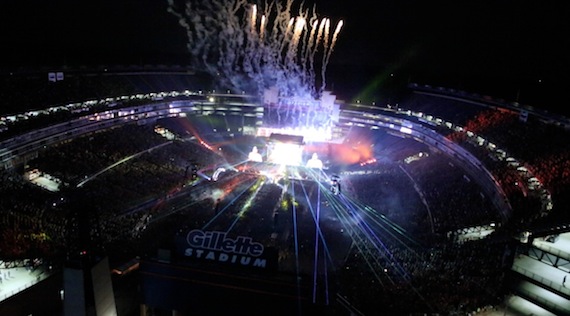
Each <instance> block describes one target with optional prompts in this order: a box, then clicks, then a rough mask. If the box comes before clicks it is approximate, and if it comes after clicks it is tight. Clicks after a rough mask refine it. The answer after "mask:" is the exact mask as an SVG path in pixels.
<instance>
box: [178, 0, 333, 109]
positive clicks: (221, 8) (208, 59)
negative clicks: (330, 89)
mask: <svg viewBox="0 0 570 316" xmlns="http://www.w3.org/2000/svg"><path fill="white" fill-rule="evenodd" d="M183 1H184V0H169V2H168V9H167V10H168V12H170V13H171V14H173V15H175V16H176V17H177V18H178V21H179V24H180V25H181V26H182V27H183V28H184V29H185V30H186V34H187V37H188V50H189V52H190V54H191V56H192V58H193V62H194V63H195V66H196V68H203V69H205V70H207V71H208V72H209V73H210V74H212V75H213V76H214V77H215V78H216V79H218V80H219V81H220V84H222V85H223V86H224V87H227V88H228V89H232V90H234V91H236V92H241V91H248V93H249V92H251V93H257V94H258V95H260V96H261V94H262V93H263V91H265V90H266V89H268V88H270V87H273V86H276V87H278V89H279V92H280V94H281V95H282V96H284V97H291V96H300V97H305V98H309V97H312V98H318V97H319V94H320V93H321V91H323V90H324V83H325V82H326V80H325V79H324V76H325V71H324V70H325V69H326V66H327V65H326V64H327V63H328V62H329V58H330V53H331V52H332V50H333V46H334V44H335V42H336V37H337V36H338V31H340V28H337V29H338V31H337V32H335V34H334V35H333V36H332V38H331V36H330V35H329V31H328V28H329V24H330V19H328V18H322V19H320V23H318V22H319V18H318V17H317V14H316V12H315V11H316V10H315V8H314V7H313V10H311V11H310V10H307V9H306V8H304V5H303V4H301V5H299V6H294V2H293V0H286V1H284V3H281V2H265V3H264V4H263V5H252V4H248V3H247V2H246V0H188V1H187V2H185V3H184V2H183ZM294 7H298V14H297V15H295V16H293V15H292V14H291V11H292V10H293V9H294ZM317 25H318V30H315V29H316V27H317ZM339 25H342V24H341V23H339ZM315 32H316V34H315ZM317 54H321V55H322V58H321V61H320V67H321V77H323V78H321V79H322V87H321V88H320V89H318V90H317V89H315V79H316V76H315V74H314V72H315V58H316V57H317Z"/></svg>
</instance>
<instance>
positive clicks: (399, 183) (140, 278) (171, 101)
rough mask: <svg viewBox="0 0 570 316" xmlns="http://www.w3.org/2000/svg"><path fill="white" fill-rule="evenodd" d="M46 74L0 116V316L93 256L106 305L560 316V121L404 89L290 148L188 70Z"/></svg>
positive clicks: (149, 310) (58, 297) (130, 309)
mask: <svg viewBox="0 0 570 316" xmlns="http://www.w3.org/2000/svg"><path fill="white" fill-rule="evenodd" d="M175 78H178V79H180V80H174V79H175ZM16 79H17V78H16ZM12 80H15V79H14V78H12ZM91 81H96V82H95V83H94V82H91ZM22 82H27V84H30V82H32V83H34V82H33V80H32V81H24V80H23V81H22ZM173 82H175V83H176V84H181V82H186V85H185V88H192V89H182V90H180V91H178V92H176V93H174V92H173V90H167V92H161V89H160V88H163V87H164V86H165V85H166V86H168V85H169V83H170V84H173ZM153 83H154V84H153ZM52 84H54V83H53V82H50V83H49V85H45V83H41V82H37V86H33V85H32V86H31V87H30V89H31V90H30V91H40V92H42V93H44V94H43V95H41V97H40V96H38V97H37V98H38V99H34V95H33V94H23V93H14V91H3V94H4V95H3V96H4V97H6V99H7V100H10V101H11V102H12V103H11V104H17V103H18V104H22V102H21V100H17V96H25V97H26V98H28V100H26V101H28V102H26V103H25V104H30V102H31V103H32V104H34V103H33V102H38V103H37V104H41V105H42V106H45V110H37V108H36V109H30V110H29V111H27V112H25V113H20V114H13V113H6V114H5V115H4V114H3V117H2V118H3V120H2V122H3V125H2V132H1V133H2V134H0V135H1V136H2V148H1V150H2V152H1V155H2V156H1V157H2V166H3V171H2V182H1V184H0V190H1V191H0V194H1V195H2V197H3V199H2V204H0V207H1V209H0V216H1V218H0V225H1V228H2V240H1V244H0V250H1V252H0V254H1V256H2V258H0V260H2V263H3V266H2V267H1V269H2V274H1V275H2V283H1V284H0V298H2V302H0V313H1V314H12V315H29V314H33V315H37V314H42V313H45V312H46V311H47V310H49V313H50V314H62V315H63V314H64V311H65V310H66V308H68V307H69V306H68V305H66V304H67V303H66V298H68V297H69V296H72V295H73V294H74V293H72V292H71V291H70V290H69V288H67V286H68V285H69V284H68V283H66V282H65V281H64V280H66V276H68V277H69V275H70V274H69V271H70V269H71V270H73V269H78V267H85V266H90V265H93V266H94V267H96V268H97V269H95V268H94V270H91V271H95V270H97V271H99V272H97V273H100V271H101V270H98V269H99V268H100V267H103V273H102V274H101V275H100V276H101V278H94V280H98V279H104V278H105V275H106V276H107V277H109V278H111V281H112V287H111V288H107V292H105V293H106V294H107V295H106V296H105V297H107V298H108V297H113V298H114V299H113V300H112V301H113V302H112V303H110V302H109V301H104V303H105V304H104V305H105V306H106V308H111V309H112V310H113V311H115V313H116V314H118V315H135V314H141V313H143V314H147V315H163V314H172V313H173V312H174V311H176V312H177V313H180V314H184V313H190V311H191V310H193V311H197V310H198V311H201V312H203V313H212V312H214V313H220V314H223V313H227V312H228V311H233V312H238V311H239V312H244V313H245V312H252V313H254V314H256V313H257V314H263V313H267V311H268V309H270V310H271V313H273V314H279V313H282V314H287V315H290V314H303V313H305V314H310V313H315V312H320V313H326V314H330V315H348V314H363V315H376V314H378V311H382V313H385V314H395V315H414V314H450V315H454V314H457V315H464V314H472V315H474V314H480V315H495V314H497V315H498V314H499V313H501V314H502V315H505V314H506V315H528V314H531V313H534V314H535V315H549V313H550V314H552V315H565V314H570V312H569V311H568V309H567V306H570V304H569V303H568V299H569V298H570V292H569V291H568V288H567V287H566V286H567V284H566V283H565V282H564V281H565V276H566V275H567V274H568V273H569V272H570V271H569V268H570V264H569V262H570V260H569V259H570V255H569V252H570V251H569V250H568V246H567V244H568V236H569V235H568V230H569V229H568V223H569V215H568V212H567V211H566V209H565V207H564V205H567V202H568V193H569V192H568V190H569V187H570V186H569V183H568V180H569V179H570V178H569V177H568V176H567V175H568V174H570V168H569V166H568V165H567V163H565V161H567V159H566V157H567V156H566V155H567V153H568V149H570V144H568V141H567V140H568V138H567V137H565V136H566V135H567V133H568V131H567V126H569V125H568V122H567V120H566V119H565V118H560V117H556V116H554V115H552V114H548V113H542V112H540V111H539V110H536V109H533V108H530V107H521V106H520V105H514V104H509V103H506V102H504V101H499V100H493V99H490V98H488V97H481V96H478V95H472V94H466V93H464V92H458V91H454V90H447V89H442V88H432V87H429V86H420V85H411V86H409V88H410V90H409V91H408V94H407V95H405V96H402V100H401V102H399V103H398V104H397V105H384V106H367V105H364V104H362V103H356V104H351V103H345V102H342V101H339V102H338V105H339V113H338V117H337V119H336V121H335V126H334V128H333V129H332V130H331V135H332V139H331V140H324V141H316V140H313V141H305V140H303V139H302V137H301V138H299V135H291V134H288V135H284V134H279V133H277V132H275V130H273V133H270V134H269V135H265V134H264V135H260V134H259V132H260V131H265V132H267V130H268V129H269V128H270V127H268V126H264V125H263V124H264V123H263V117H264V114H265V113H264V107H263V106H261V105H259V103H256V102H254V101H252V98H250V97H249V96H243V95H231V94H216V93H207V92H205V91H208V89H202V88H204V86H202V84H204V83H203V82H202V81H201V80H199V79H198V78H197V77H194V75H192V74H184V75H183V74H180V73H178V72H177V73H174V74H172V76H169V75H168V74H165V72H164V71H163V72H162V73H161V74H156V73H152V72H141V73H139V74H135V73H134V72H132V71H131V72H129V74H128V75H125V74H124V72H123V73H122V75H120V74H117V75H116V76H110V75H109V72H106V75H105V76H103V77H97V76H93V75H90V76H82V75H81V74H80V73H73V74H72V75H71V76H69V77H67V76H66V77H65V80H63V82H57V83H55V84H57V86H53V85H52ZM50 85H51V86H50ZM10 87H14V85H13V84H12V85H10ZM78 87H89V89H92V90H87V91H83V93H88V95H85V96H83V97H81V89H79V88H78ZM110 87H112V91H111V90H109V91H111V92H106V91H107V89H110ZM175 88H177V87H174V86H173V89H175ZM206 88H208V87H206ZM93 89H101V90H100V91H94V90H93ZM89 93H91V94H89ZM65 96H68V97H73V98H74V101H76V100H77V99H79V98H81V99H83V100H89V101H88V102H79V103H71V100H65ZM94 96H104V97H103V98H95V99H96V100H97V101H93V98H94ZM116 96H119V97H116ZM50 98H51V100H58V101H57V102H56V101H53V102H54V103H53V104H51V105H49V104H42V103H41V102H46V101H45V99H48V100H50ZM54 104H57V106H55V105H54ZM8 108H10V107H8ZM12 108H16V107H15V105H14V106H13V107H12ZM563 136H564V137H563ZM522 140H524V143H523V142H522ZM545 140H548V142H545ZM295 153H296V154H295ZM260 156H261V159H260ZM285 156H291V157H288V158H292V160H291V159H284V158H285ZM260 160H261V161H260ZM38 179H42V181H38ZM30 258H37V259H30ZM102 258H107V259H103V260H102ZM106 260H108V261H106ZM101 263H103V264H102V265H101ZM93 273H95V272H93ZM72 274H73V273H72ZM94 275H95V274H94ZM48 283H49V284H48ZM48 285H49V286H48ZM39 290H41V293H44V294H38V292H37V291H39ZM62 291H63V292H62ZM111 293H112V294H113V295H109V294H111ZM38 297H45V298H49V302H50V303H46V304H44V305H40V304H37V305H36V304H26V302H29V301H30V300H34V299H35V300H37V299H38ZM98 299H100V297H99V298H98V296H97V295H95V298H92V299H90V300H89V299H88V300H86V304H87V305H93V306H92V307H93V308H94V306H95V305H98V304H99V303H101V304H103V303H102V302H100V301H98ZM222 299H223V302H224V304H220V302H221V301H222ZM259 302H262V303H259Z"/></svg>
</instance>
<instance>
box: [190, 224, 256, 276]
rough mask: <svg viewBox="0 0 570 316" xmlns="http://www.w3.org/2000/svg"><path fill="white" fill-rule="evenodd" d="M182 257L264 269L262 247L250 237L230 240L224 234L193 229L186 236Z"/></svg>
mask: <svg viewBox="0 0 570 316" xmlns="http://www.w3.org/2000/svg"><path fill="white" fill-rule="evenodd" d="M186 243H187V245H185V249H184V256H185V257H188V258H194V259H201V260H206V261H215V262H220V263H227V264H234V265H239V266H249V267H256V268H265V267H266V266H267V259H266V258H264V257H263V252H264V247H263V245H262V244H260V243H258V242H254V241H253V239H252V238H251V237H247V236H237V237H235V238H231V237H228V236H227V233H226V232H220V231H203V230H200V229H194V230H192V231H190V232H189V233H188V235H187V236H186Z"/></svg>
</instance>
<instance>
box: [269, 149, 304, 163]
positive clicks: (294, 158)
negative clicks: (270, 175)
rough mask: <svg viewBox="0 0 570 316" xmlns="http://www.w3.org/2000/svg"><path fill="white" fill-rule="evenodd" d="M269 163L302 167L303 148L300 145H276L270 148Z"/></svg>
mask: <svg viewBox="0 0 570 316" xmlns="http://www.w3.org/2000/svg"><path fill="white" fill-rule="evenodd" d="M268 154H269V156H268V162H270V163H274V164H279V165H287V166H299V165H301V161H302V157H303V146H302V145H298V144H288V143H276V144H273V146H271V147H270V148H269V151H268Z"/></svg>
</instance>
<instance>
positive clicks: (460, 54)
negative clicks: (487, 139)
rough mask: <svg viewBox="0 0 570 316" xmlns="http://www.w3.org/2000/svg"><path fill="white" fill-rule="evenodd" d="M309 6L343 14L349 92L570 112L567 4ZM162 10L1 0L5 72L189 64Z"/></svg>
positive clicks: (344, 80) (336, 83)
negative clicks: (432, 89)
mask: <svg viewBox="0 0 570 316" xmlns="http://www.w3.org/2000/svg"><path fill="white" fill-rule="evenodd" d="M311 1H316V2H311ZM299 3H300V2H299ZM310 3H316V6H317V13H318V14H319V15H321V16H327V17H329V18H331V20H332V22H333V24H334V25H336V22H337V21H338V20H340V19H342V20H343V21H344V27H343V29H342V31H341V33H340V35H339V38H338V41H337V43H336V46H335V50H334V52H333V54H332V57H331V60H330V62H329V65H328V68H327V75H328V76H327V77H328V78H327V81H328V87H330V88H331V89H332V90H335V91H336V90H338V91H339V92H338V94H340V95H343V94H344V96H345V98H360V97H362V98H372V99H379V100H387V101H389V97H386V96H385V95H384V93H386V95H388V92H387V91H388V90H389V89H390V88H392V87H393V86H396V85H400V84H402V83H406V82H417V83H426V84H431V85H436V86H437V85H440V86H444V87H450V88H455V89H462V90H465V91H467V92H477V93H480V94H483V95H490V96H494V97H498V98H504V99H505V100H508V101H516V100H518V101H519V102H520V103H523V104H529V105H533V106H537V107H543V108H546V109H551V108H552V109H553V108H554V107H553V104H557V105H560V106H562V109H561V110H559V112H561V111H562V112H570V110H566V109H565V107H568V108H570V105H565V104H566V103H567V101H566V98H565V95H564V93H563V92H564V91H565V90H566V89H567V87H568V86H569V83H570V80H569V79H568V75H567V74H568V73H569V71H570V48H569V47H570V36H569V33H568V31H566V30H567V29H570V22H569V21H570V19H568V16H569V13H570V9H569V8H570V5H568V4H566V2H565V1H549V0H547V1H534V2H530V1H515V0H513V1H503V0H496V1H481V0H479V1H476V0H467V1H420V0H389V1H373V4H371V3H370V2H369V1H340V0H338V1H337V0H334V1H333V0H307V1H305V6H307V5H308V4H310ZM166 7H167V2H166V0H164V1H158V0H157V1H150V0H138V1H137V0H121V1H110V0H100V1H89V2H86V1H70V0H63V1H33V2H30V1H28V2H24V1H16V0H9V1H3V4H2V9H1V10H0V16H1V19H0V29H1V31H0V32H2V41H3V43H2V51H3V55H4V57H3V58H2V59H1V62H0V68H1V69H15V68H18V67H22V66H45V65H49V66H55V67H57V66H60V65H92V64H109V65H112V64H123V65H128V64H166V65H172V64H185V63H187V62H188V61H189V60H190V58H189V55H188V52H187V50H186V35H185V33H184V30H183V29H182V27H180V26H179V25H178V23H177V21H176V19H175V17H174V16H173V15H171V14H169V13H167V12H166Z"/></svg>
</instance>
